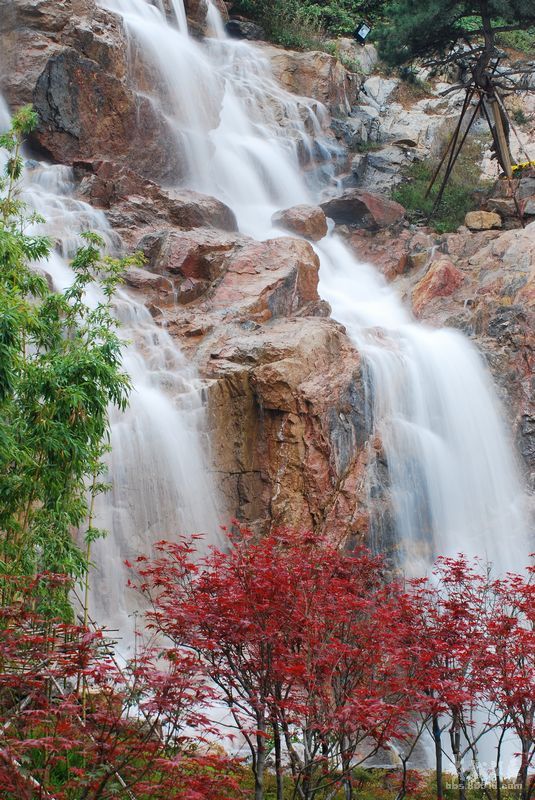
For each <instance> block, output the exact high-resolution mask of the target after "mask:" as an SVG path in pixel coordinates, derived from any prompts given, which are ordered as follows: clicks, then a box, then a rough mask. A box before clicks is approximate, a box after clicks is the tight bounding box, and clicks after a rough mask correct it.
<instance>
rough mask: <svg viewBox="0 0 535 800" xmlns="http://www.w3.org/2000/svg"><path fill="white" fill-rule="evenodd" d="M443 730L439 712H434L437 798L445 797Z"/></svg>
mask: <svg viewBox="0 0 535 800" xmlns="http://www.w3.org/2000/svg"><path fill="white" fill-rule="evenodd" d="M441 737H442V731H441V729H440V720H439V718H438V714H433V740H434V742H435V769H436V775H437V800H442V799H443V797H444V779H443V776H442V741H441Z"/></svg>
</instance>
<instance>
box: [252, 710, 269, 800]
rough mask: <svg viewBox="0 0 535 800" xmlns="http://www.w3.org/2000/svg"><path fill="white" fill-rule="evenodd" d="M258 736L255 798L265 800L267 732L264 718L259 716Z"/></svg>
mask: <svg viewBox="0 0 535 800" xmlns="http://www.w3.org/2000/svg"><path fill="white" fill-rule="evenodd" d="M257 730H258V734H257V736H256V769H255V773H254V798H255V800H264V773H265V771H266V738H265V736H263V735H262V734H265V732H266V723H265V721H264V719H261V718H260V717H257Z"/></svg>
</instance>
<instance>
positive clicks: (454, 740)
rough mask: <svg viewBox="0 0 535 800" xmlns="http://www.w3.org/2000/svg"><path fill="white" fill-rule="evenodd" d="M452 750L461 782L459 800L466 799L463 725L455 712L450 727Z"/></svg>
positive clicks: (458, 778)
mask: <svg viewBox="0 0 535 800" xmlns="http://www.w3.org/2000/svg"><path fill="white" fill-rule="evenodd" d="M450 742H451V752H452V753H453V758H454V762H455V771H456V773H457V780H458V782H459V800H466V781H465V775H464V770H463V762H462V756H461V726H460V724H459V719H458V716H457V714H456V713H455V712H454V714H453V721H452V723H451V728H450Z"/></svg>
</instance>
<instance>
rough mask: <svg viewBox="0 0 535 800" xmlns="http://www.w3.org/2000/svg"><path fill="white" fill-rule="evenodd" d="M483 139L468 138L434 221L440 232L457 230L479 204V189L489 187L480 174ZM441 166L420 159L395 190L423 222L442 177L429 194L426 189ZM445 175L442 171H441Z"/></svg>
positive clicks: (409, 211)
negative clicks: (481, 140)
mask: <svg viewBox="0 0 535 800" xmlns="http://www.w3.org/2000/svg"><path fill="white" fill-rule="evenodd" d="M480 159H481V143H480V142H478V141H477V140H476V139H474V138H472V139H470V138H469V139H467V142H466V144H465V146H464V148H463V150H462V151H461V154H460V156H459V158H458V160H457V163H456V165H455V167H454V170H453V172H452V175H451V178H450V180H449V182H448V185H447V186H446V189H445V191H444V195H443V198H442V201H441V203H440V206H439V208H438V211H437V213H436V214H435V216H434V217H433V219H432V220H431V224H432V225H433V227H434V228H435V230H436V231H438V232H439V233H448V232H451V231H455V230H457V228H458V227H459V225H462V224H463V223H464V218H465V215H466V214H467V212H468V211H473V210H474V209H475V208H476V206H477V200H476V198H477V195H478V193H481V192H484V191H485V190H486V189H487V188H488V184H487V182H485V181H484V180H483V179H482V178H481V175H480V169H479V163H480ZM436 167H437V162H434V161H417V162H414V163H413V164H411V166H410V167H409V168H408V169H407V170H406V173H405V177H404V181H403V182H402V183H401V184H400V185H399V186H397V187H396V188H395V189H394V190H393V192H392V198H393V199H394V200H396V201H397V202H398V203H401V205H402V206H404V207H405V208H406V209H407V215H408V218H409V219H411V220H412V221H414V222H422V221H423V220H424V219H426V218H427V217H428V215H429V214H430V213H431V210H432V208H433V205H434V203H435V199H436V197H437V194H438V190H439V187H440V182H441V181H440V177H439V179H438V181H437V182H436V183H435V186H434V187H433V189H432V191H431V192H430V194H429V196H428V197H426V196H425V195H426V192H427V189H428V187H429V184H430V183H431V179H432V177H433V174H434V172H435V169H436ZM441 175H442V173H441Z"/></svg>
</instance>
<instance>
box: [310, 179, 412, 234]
mask: <svg viewBox="0 0 535 800" xmlns="http://www.w3.org/2000/svg"><path fill="white" fill-rule="evenodd" d="M321 207H322V209H323V211H324V212H325V214H326V216H327V217H330V218H331V219H333V220H334V221H335V222H336V223H337V224H338V225H348V226H351V227H355V228H367V229H368V230H376V229H378V228H387V227H388V226H390V225H395V224H396V223H397V222H401V220H402V219H403V217H404V216H405V209H404V208H403V206H401V205H400V204H399V203H395V202H394V201H393V200H388V199H387V198H385V197H381V196H380V195H375V194H371V193H370V192H363V191H360V190H358V189H357V190H353V189H349V190H347V191H346V192H344V193H343V194H342V195H340V196H339V197H334V198H333V199H332V200H327V201H326V202H325V203H322V204H321Z"/></svg>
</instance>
